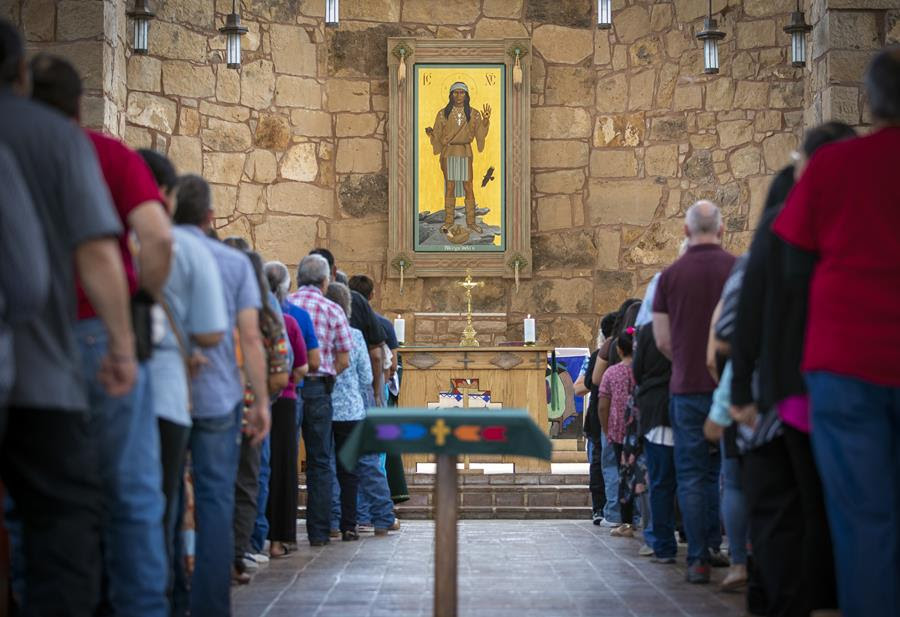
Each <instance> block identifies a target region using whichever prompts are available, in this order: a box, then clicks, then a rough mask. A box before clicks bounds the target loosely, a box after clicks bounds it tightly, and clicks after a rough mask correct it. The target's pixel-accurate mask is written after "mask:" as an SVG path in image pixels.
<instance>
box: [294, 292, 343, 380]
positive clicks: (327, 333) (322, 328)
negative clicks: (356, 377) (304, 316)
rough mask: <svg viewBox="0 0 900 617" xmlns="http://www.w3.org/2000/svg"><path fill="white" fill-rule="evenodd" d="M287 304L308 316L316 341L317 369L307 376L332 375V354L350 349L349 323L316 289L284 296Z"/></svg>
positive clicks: (334, 372) (335, 305)
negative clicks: (317, 348) (318, 354)
mask: <svg viewBox="0 0 900 617" xmlns="http://www.w3.org/2000/svg"><path fill="white" fill-rule="evenodd" d="M287 301H288V302H290V303H291V304H294V305H296V306H299V307H300V308H302V309H305V310H306V312H307V313H309V317H310V319H312V322H313V328H314V329H315V331H316V338H318V339H319V350H320V351H319V353H320V358H321V362H320V364H319V370H318V371H316V372H315V373H310V374H311V375H336V371H335V370H334V354H336V353H342V352H349V351H350V349H351V347H353V342H352V339H351V338H350V324H349V323H348V322H347V315H345V314H344V309H342V308H341V307H340V306H338V305H337V304H335V303H334V302H332V301H331V300H329V299H328V298H326V297H325V296H324V295H323V294H322V291H321V290H320V289H319V288H317V287H313V286H311V285H304V286H303V287H301V288H300V289H298V290H297V291H295V292H294V293H292V294H291V295H290V296H288V298H287Z"/></svg>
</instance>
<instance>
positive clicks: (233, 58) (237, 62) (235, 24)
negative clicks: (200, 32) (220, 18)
mask: <svg viewBox="0 0 900 617" xmlns="http://www.w3.org/2000/svg"><path fill="white" fill-rule="evenodd" d="M219 32H221V33H222V34H224V35H225V37H226V45H225V49H226V51H225V59H226V62H227V63H228V68H230V69H239V68H241V37H242V36H244V35H245V34H247V27H246V26H242V25H241V16H240V15H238V12H237V2H236V0H231V14H230V15H228V17H226V18H225V25H224V26H223V27H221V28H219Z"/></svg>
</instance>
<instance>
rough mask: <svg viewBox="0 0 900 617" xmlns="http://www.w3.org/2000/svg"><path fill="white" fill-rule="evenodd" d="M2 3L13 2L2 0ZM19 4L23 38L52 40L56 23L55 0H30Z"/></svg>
mask: <svg viewBox="0 0 900 617" xmlns="http://www.w3.org/2000/svg"><path fill="white" fill-rule="evenodd" d="M3 4H4V5H9V4H14V3H13V2H4V3H3ZM15 4H20V3H15ZM21 5H22V6H21V18H22V30H21V31H22V32H23V34H24V36H25V39H26V40H28V41H52V40H53V39H54V32H55V25H56V2H55V0H32V1H31V2H23V3H21Z"/></svg>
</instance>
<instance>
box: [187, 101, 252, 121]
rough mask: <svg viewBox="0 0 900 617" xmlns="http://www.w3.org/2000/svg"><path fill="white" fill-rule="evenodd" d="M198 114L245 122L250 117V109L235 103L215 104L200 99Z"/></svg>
mask: <svg viewBox="0 0 900 617" xmlns="http://www.w3.org/2000/svg"><path fill="white" fill-rule="evenodd" d="M199 109H200V114H201V115H204V116H212V117H213V118H218V119H219V120H226V121H228V122H246V121H247V120H248V119H249V118H250V110H249V109H247V108H246V107H239V106H237V105H217V104H216V103H210V102H208V101H200V107H199Z"/></svg>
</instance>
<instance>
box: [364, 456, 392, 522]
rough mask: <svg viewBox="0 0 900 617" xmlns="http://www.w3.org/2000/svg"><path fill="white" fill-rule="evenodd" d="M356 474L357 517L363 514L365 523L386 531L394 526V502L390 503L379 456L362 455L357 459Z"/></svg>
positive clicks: (389, 495)
mask: <svg viewBox="0 0 900 617" xmlns="http://www.w3.org/2000/svg"><path fill="white" fill-rule="evenodd" d="M356 473H357V475H359V497H358V499H357V501H358V503H359V507H358V508H357V510H358V512H359V515H358V516H360V517H361V516H363V515H364V514H365V515H366V519H365V520H366V522H369V523H371V524H372V525H373V526H374V527H376V528H378V529H387V528H388V527H390V526H391V525H393V524H394V502H393V501H391V490H390V489H389V488H388V483H387V476H386V475H385V473H384V468H383V467H382V465H381V455H380V454H364V455H363V456H361V457H359V461H358V462H357V463H356ZM359 520H363V519H362V518H360V519H359Z"/></svg>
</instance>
